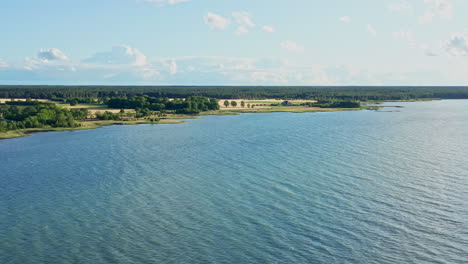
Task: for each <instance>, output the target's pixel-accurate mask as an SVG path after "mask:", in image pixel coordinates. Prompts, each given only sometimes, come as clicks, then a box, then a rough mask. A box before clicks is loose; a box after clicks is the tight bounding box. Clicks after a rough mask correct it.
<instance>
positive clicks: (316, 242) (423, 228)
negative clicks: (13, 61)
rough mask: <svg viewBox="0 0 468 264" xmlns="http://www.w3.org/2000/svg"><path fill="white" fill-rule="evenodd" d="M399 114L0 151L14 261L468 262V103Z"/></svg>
mask: <svg viewBox="0 0 468 264" xmlns="http://www.w3.org/2000/svg"><path fill="white" fill-rule="evenodd" d="M384 106H386V107H384V108H381V109H380V110H361V111H343V112H323V113H263V114H241V115H237V116H202V117H201V118H200V119H193V120H187V122H186V123H183V124H167V125H163V124H161V125H137V126H109V127H103V128H100V129H94V130H81V131H71V132H46V133H38V134H35V135H33V136H30V137H24V138H16V139H8V140H3V141H0V263H2V264H16V263H18V264H23V263H31V264H35V263H54V264H55V263H93V264H97V263H236V264H240V263H376V264H377V263H379V264H381V263H455V264H457V263H460V264H461V263H468V100H440V101H429V102H387V103H385V104H384ZM393 106H401V107H393Z"/></svg>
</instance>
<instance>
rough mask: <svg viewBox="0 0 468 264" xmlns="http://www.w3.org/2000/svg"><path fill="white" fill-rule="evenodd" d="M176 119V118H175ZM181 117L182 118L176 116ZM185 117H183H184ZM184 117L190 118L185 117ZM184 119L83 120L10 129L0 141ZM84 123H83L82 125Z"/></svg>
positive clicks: (3, 134)
mask: <svg viewBox="0 0 468 264" xmlns="http://www.w3.org/2000/svg"><path fill="white" fill-rule="evenodd" d="M176 119H177V118H176ZM178 119H182V118H178ZM184 119H185V118H184ZM186 119H190V117H187V118H186ZM185 122H186V121H183V120H173V119H164V120H160V121H158V122H150V121H145V120H136V121H112V120H109V121H84V122H82V123H81V124H82V126H79V127H46V128H27V129H19V130H11V131H6V132H1V133H0V142H1V141H2V140H6V139H12V138H20V137H29V136H34V134H36V133H43V132H60V131H76V130H88V129H98V128H102V127H105V126H123V125H126V126H132V125H143V124H147V125H159V124H160V125H164V124H182V123H185ZM83 124H84V125H83Z"/></svg>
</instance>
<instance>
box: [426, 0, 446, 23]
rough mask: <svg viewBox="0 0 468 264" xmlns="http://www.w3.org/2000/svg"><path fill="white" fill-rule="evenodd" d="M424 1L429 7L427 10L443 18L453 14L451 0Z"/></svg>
mask: <svg viewBox="0 0 468 264" xmlns="http://www.w3.org/2000/svg"><path fill="white" fill-rule="evenodd" d="M424 3H425V4H426V6H427V7H428V8H429V11H427V12H433V13H435V14H437V15H439V17H441V18H445V19H449V18H452V16H453V3H452V2H451V0H424ZM427 12H426V14H427Z"/></svg>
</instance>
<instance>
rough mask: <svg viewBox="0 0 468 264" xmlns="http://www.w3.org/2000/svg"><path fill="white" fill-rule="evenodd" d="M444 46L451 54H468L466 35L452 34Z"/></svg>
mask: <svg viewBox="0 0 468 264" xmlns="http://www.w3.org/2000/svg"><path fill="white" fill-rule="evenodd" d="M444 47H445V50H446V51H447V52H448V54H450V55H452V56H468V37H467V36H466V35H463V34H453V35H452V36H451V37H450V39H449V40H448V41H447V42H446V43H445V46H444Z"/></svg>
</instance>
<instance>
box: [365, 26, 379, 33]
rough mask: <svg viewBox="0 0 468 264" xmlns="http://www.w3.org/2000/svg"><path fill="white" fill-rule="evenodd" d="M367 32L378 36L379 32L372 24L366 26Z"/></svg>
mask: <svg viewBox="0 0 468 264" xmlns="http://www.w3.org/2000/svg"><path fill="white" fill-rule="evenodd" d="M366 30H367V32H369V33H370V34H371V35H374V36H375V35H377V31H376V30H375V28H374V27H373V26H372V25H371V24H367V26H366Z"/></svg>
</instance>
